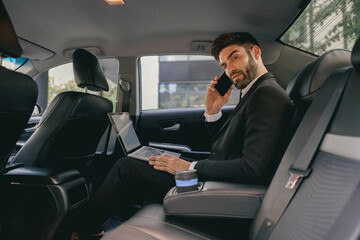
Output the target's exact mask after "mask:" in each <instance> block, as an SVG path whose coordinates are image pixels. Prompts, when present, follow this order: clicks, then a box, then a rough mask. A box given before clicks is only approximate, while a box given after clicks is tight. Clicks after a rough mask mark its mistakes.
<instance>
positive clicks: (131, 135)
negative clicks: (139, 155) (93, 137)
mask: <svg viewBox="0 0 360 240" xmlns="http://www.w3.org/2000/svg"><path fill="white" fill-rule="evenodd" d="M109 117H110V120H111V122H112V124H113V125H114V126H115V128H116V130H117V135H118V137H119V138H120V139H121V142H122V144H123V147H124V148H125V151H126V152H131V151H132V150H134V149H136V148H137V147H139V146H141V143H140V141H139V138H138V137H137V135H136V132H135V129H134V126H133V124H132V121H131V119H130V115H129V113H127V112H123V113H111V114H109Z"/></svg>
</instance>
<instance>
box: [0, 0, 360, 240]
mask: <svg viewBox="0 0 360 240" xmlns="http://www.w3.org/2000/svg"><path fill="white" fill-rule="evenodd" d="M359 10H360V2H359V1H358V0H332V1H322V0H296V1H286V0H270V1H261V0H253V1H246V0H240V1H239V0H224V1H215V0H211V1H205V0H197V1H182V2H179V1H173V0H166V1H165V0H157V1H146V0H124V1H114V0H90V1H89V0H77V1H70V0H63V1H61V2H60V1H59V2H55V1H41V0H29V1H21V0H1V1H0V33H1V35H0V54H1V66H0V123H1V126H2V128H3V132H2V134H1V136H0V145H1V147H0V189H1V191H2V194H1V197H0V206H1V210H0V239H4V240H5V239H6V240H18V239H19V240H21V239H29V240H30V239H34V240H43V239H44V240H50V239H53V240H64V239H70V236H71V233H72V231H73V230H74V229H73V226H74V225H75V224H76V221H78V218H77V216H78V215H79V214H81V212H82V211H84V209H86V206H87V204H88V203H89V200H90V198H91V196H92V194H93V193H94V192H95V191H96V190H97V188H98V187H99V186H100V185H101V183H102V182H103V180H104V178H105V176H106V174H107V173H108V172H109V170H110V169H111V168H112V166H113V165H114V163H115V162H116V160H117V159H119V158H120V157H122V156H124V151H123V149H122V148H121V146H120V144H119V141H118V140H117V136H116V131H115V129H114V128H113V127H112V126H111V123H110V121H109V117H108V114H109V113H113V112H128V113H129V114H130V116H131V120H132V122H133V125H134V127H135V130H136V133H137V135H138V136H139V138H140V140H141V143H142V145H148V146H154V147H158V148H162V149H165V150H170V151H175V152H178V153H180V154H181V156H183V157H186V158H191V159H194V160H201V159H206V158H207V157H208V156H209V154H210V146H211V137H210V135H209V133H208V131H207V129H206V126H205V124H204V116H203V113H204V111H205V105H204V101H205V94H206V89H207V86H208V84H209V83H210V81H211V80H212V79H214V77H215V76H220V75H221V74H222V72H223V70H222V69H221V67H220V66H219V63H217V62H216V61H215V60H214V59H213V57H212V56H211V54H210V48H211V44H212V41H213V40H214V38H215V37H216V36H217V35H218V34H221V33H225V32H237V31H245V32H249V33H251V34H252V35H254V36H255V37H256V38H257V39H258V40H259V43H260V47H261V52H262V58H263V61H264V64H265V66H266V68H267V69H268V70H269V71H270V72H272V73H273V74H274V75H275V76H276V79H277V82H278V83H279V85H280V86H281V87H282V88H283V89H284V90H286V93H287V94H288V95H289V97H290V100H291V102H292V104H293V106H294V113H293V116H292V119H291V125H290V128H289V129H288V131H287V132H288V134H287V135H286V136H285V137H286V138H287V139H286V143H287V146H285V147H286V150H285V151H284V154H283V156H282V157H280V158H279V159H278V165H274V166H272V168H274V169H276V171H274V172H275V175H274V176H273V178H272V181H271V183H270V184H269V185H262V184H248V183H246V184H245V183H236V182H217V181H205V182H199V185H198V186H197V188H196V190H192V191H186V192H180V191H178V189H177V187H176V186H174V187H173V188H171V189H170V190H169V191H168V193H167V194H166V196H165V197H164V198H163V200H162V201H160V202H159V201H153V200H152V199H149V201H146V202H143V203H134V204H133V205H131V206H129V208H128V212H125V213H124V212H122V213H116V212H114V216H113V217H111V218H109V219H108V220H107V221H106V222H105V223H104V225H103V227H104V230H105V234H104V236H103V237H102V238H101V239H104V240H122V239H139V240H142V239H144V240H145V239H159V240H163V239H172V240H173V239H174V240H177V239H179V240H180V239H181V240H184V239H185V240H186V239H251V240H263V239H284V240H285V239H314V240H315V239H327V240H329V239H330V240H336V239H344V240H356V239H360V210H359V204H358V203H359V202H360V127H359V122H360V106H359V104H356V102H358V101H360V95H359V91H360V32H359V29H360V20H359V17H358V16H357V13H358V11H359ZM239 94H240V93H239V91H236V90H233V92H232V94H231V98H230V99H229V102H228V104H227V105H225V106H224V107H223V108H222V113H223V115H224V116H225V117H226V116H229V115H230V114H231V111H232V110H233V109H234V108H235V106H236V104H237V102H238V101H239Z"/></svg>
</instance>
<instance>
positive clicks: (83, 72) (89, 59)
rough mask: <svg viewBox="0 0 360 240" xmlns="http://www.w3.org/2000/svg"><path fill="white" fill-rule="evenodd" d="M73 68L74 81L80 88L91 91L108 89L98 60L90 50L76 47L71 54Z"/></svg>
mask: <svg viewBox="0 0 360 240" xmlns="http://www.w3.org/2000/svg"><path fill="white" fill-rule="evenodd" d="M73 70H74V77H75V82H76V84H77V86H78V87H80V88H85V87H86V88H87V89H88V90H91V91H95V92H97V91H109V85H108V83H107V79H106V77H105V74H104V72H103V70H102V69H101V66H100V64H99V61H98V60H97V58H96V57H95V56H94V55H93V54H92V53H90V52H88V51H86V50H84V49H76V51H75V52H74V54H73Z"/></svg>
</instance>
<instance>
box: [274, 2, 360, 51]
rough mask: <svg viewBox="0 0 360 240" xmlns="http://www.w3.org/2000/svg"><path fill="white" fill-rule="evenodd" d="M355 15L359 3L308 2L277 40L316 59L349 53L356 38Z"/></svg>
mask: <svg viewBox="0 0 360 240" xmlns="http://www.w3.org/2000/svg"><path fill="white" fill-rule="evenodd" d="M359 12H360V1H359V0H331V1H328V0H312V1H311V2H310V3H309V5H308V6H307V7H306V9H305V10H304V11H303V13H302V14H301V15H300V16H299V18H298V19H297V20H296V21H295V22H294V24H293V25H292V26H291V27H290V28H289V29H288V30H287V31H286V33H285V34H284V35H283V36H282V37H281V39H280V40H281V41H283V42H284V43H287V44H289V45H291V46H294V47H296V48H300V49H302V50H305V51H308V52H311V53H314V54H316V55H321V54H322V53H324V52H325V51H327V50H330V49H336V48H345V49H349V50H351V49H352V47H353V46H354V43H355V40H356V37H358V36H359V35H360V18H359Z"/></svg>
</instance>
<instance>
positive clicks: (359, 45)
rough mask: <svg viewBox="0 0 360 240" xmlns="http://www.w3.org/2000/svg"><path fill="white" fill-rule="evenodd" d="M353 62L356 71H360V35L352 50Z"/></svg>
mask: <svg viewBox="0 0 360 240" xmlns="http://www.w3.org/2000/svg"><path fill="white" fill-rule="evenodd" d="M351 62H352V64H353V66H354V68H355V69H356V71H358V72H360V37H359V38H358V39H357V40H356V42H355V45H354V47H353V50H352V52H351Z"/></svg>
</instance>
